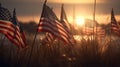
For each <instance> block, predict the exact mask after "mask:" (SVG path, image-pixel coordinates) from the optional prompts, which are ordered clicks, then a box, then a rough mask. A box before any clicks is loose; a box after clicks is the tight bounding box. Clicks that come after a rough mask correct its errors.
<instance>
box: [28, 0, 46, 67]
mask: <svg viewBox="0 0 120 67" xmlns="http://www.w3.org/2000/svg"><path fill="white" fill-rule="evenodd" d="M46 2H47V0H45V2H44V4H43V6H44V5H45V4H46ZM40 18H41V17H40ZM39 24H40V20H39ZM39 24H38V26H37V28H38V27H39ZM37 33H38V30H37V31H36V33H35V37H34V40H33V43H32V48H31V52H30V55H29V57H28V63H27V67H29V65H30V61H31V57H32V52H33V47H34V44H35V40H36V37H37Z"/></svg>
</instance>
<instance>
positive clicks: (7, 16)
mask: <svg viewBox="0 0 120 67" xmlns="http://www.w3.org/2000/svg"><path fill="white" fill-rule="evenodd" d="M0 20H6V21H12V16H11V13H10V11H9V10H8V9H6V8H4V7H2V6H0Z"/></svg>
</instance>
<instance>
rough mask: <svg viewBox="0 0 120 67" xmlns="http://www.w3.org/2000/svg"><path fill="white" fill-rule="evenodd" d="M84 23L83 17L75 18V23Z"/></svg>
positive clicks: (81, 24)
mask: <svg viewBox="0 0 120 67" xmlns="http://www.w3.org/2000/svg"><path fill="white" fill-rule="evenodd" d="M84 23H85V19H84V17H77V18H76V24H77V25H80V26H83V25H84Z"/></svg>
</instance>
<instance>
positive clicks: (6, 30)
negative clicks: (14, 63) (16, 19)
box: [0, 6, 23, 47]
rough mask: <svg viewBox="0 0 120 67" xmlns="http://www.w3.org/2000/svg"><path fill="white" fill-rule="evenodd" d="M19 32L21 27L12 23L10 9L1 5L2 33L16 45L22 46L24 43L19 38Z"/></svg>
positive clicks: (0, 31) (0, 20)
mask: <svg viewBox="0 0 120 67" xmlns="http://www.w3.org/2000/svg"><path fill="white" fill-rule="evenodd" d="M15 32H16V35H15ZM19 32H20V30H19V28H17V27H16V26H15V25H14V24H13V23H12V17H11V14H10V12H9V10H8V9H6V8H4V7H1V6H0V33H2V34H4V35H5V36H6V37H7V38H8V39H9V40H10V41H11V42H12V43H14V44H15V45H16V46H18V47H22V44H23V43H22V42H21V40H20V39H19V37H20V33H19Z"/></svg>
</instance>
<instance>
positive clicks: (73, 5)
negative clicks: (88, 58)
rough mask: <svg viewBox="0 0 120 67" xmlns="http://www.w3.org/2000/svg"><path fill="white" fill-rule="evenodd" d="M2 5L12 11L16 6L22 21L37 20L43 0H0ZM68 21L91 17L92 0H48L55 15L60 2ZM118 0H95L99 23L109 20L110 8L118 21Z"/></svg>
mask: <svg viewBox="0 0 120 67" xmlns="http://www.w3.org/2000/svg"><path fill="white" fill-rule="evenodd" d="M0 3H1V4H2V6H3V7H5V8H8V9H9V10H10V12H11V13H12V11H13V9H14V8H16V13H17V16H18V19H19V20H20V21H23V22H29V21H36V22H39V19H40V16H41V12H42V5H43V3H44V0H0ZM62 3H63V4H64V9H65V11H66V15H67V17H68V20H69V22H70V23H72V21H73V16H75V17H74V18H77V19H80V18H84V19H93V8H94V6H93V4H94V0H48V1H47V5H48V6H50V7H51V8H53V10H54V12H55V13H56V15H57V17H58V18H59V17H60V9H61V4H62ZM119 6H120V0H96V20H97V21H98V22H99V23H108V22H110V13H111V9H112V8H114V13H115V16H116V19H117V21H120V7H119Z"/></svg>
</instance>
